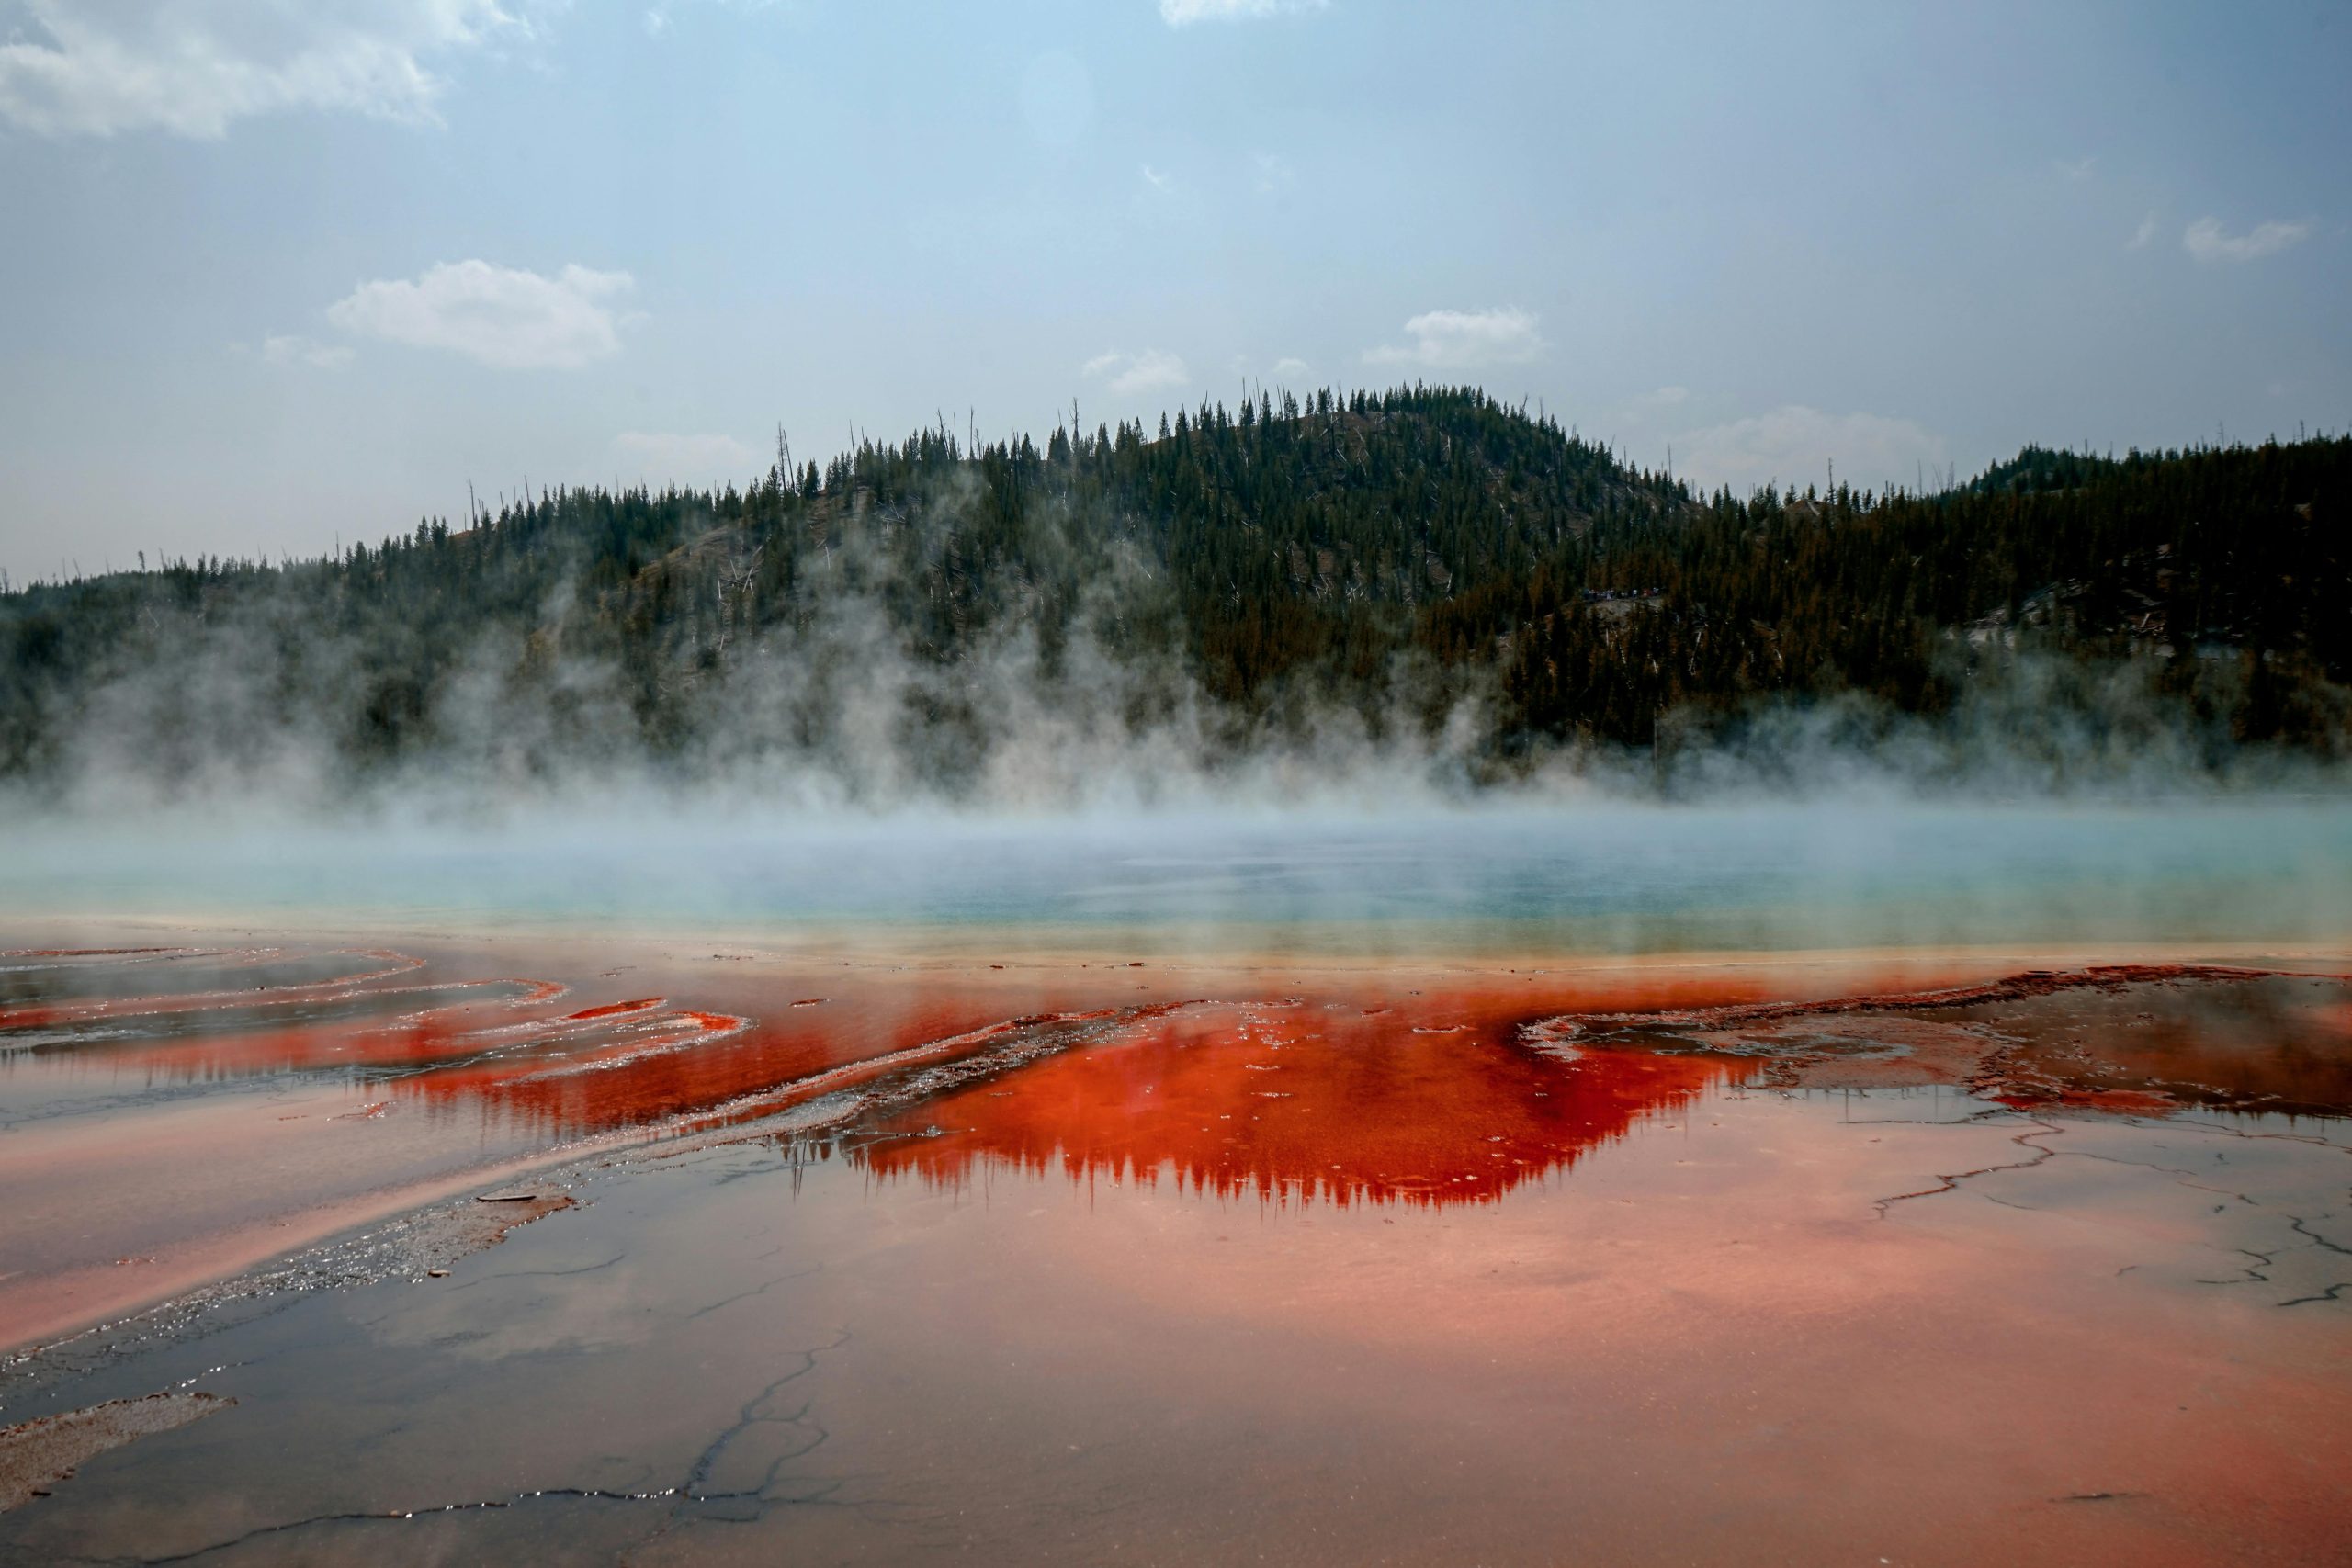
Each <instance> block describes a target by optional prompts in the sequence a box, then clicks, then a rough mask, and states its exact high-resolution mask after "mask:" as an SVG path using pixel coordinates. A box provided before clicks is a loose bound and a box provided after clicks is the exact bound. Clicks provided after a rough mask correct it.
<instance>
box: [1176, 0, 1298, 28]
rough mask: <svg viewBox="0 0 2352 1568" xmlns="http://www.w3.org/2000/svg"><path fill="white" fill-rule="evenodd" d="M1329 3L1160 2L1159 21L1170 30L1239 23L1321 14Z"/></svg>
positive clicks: (1289, 0)
mask: <svg viewBox="0 0 2352 1568" xmlns="http://www.w3.org/2000/svg"><path fill="white" fill-rule="evenodd" d="M1329 4H1330V0H1159V19H1160V20H1161V21H1163V22H1166V23H1167V24H1168V25H1169V26H1170V27H1171V28H1188V27H1191V26H1192V25H1193V23H1194V22H1239V21H1248V20H1250V19H1252V18H1255V17H1281V16H1295V15H1297V14H1300V13H1302V12H1306V11H1320V10H1322V9H1323V8H1324V7H1325V6H1328V5H1329Z"/></svg>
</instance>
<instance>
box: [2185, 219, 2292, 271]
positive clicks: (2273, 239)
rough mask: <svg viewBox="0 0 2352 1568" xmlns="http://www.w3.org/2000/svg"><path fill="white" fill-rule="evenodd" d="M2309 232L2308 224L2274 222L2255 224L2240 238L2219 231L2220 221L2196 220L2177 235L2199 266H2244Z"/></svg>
mask: <svg viewBox="0 0 2352 1568" xmlns="http://www.w3.org/2000/svg"><path fill="white" fill-rule="evenodd" d="M2311 231H2312V226H2311V225H2310V224H2309V223H2285V222H2278V221H2276V220H2274V221H2272V222H2268V223H2257V224H2256V225H2255V226H2254V227H2253V228H2252V229H2250V230H2248V231H2246V232H2245V233H2243V234H2233V233H2230V232H2228V231H2226V230H2224V229H2223V228H2222V220H2220V219H2218V218H2199V220H2197V221H2196V222H2194V223H2191V224H2190V225H2189V226H2188V229H2187V230H2186V231H2184V232H2183V233H2182V234H2181V236H2180V243H2181V246H2182V248H2184V249H2185V250H2187V251H2188V254H2190V255H2192V256H2195V257H2196V258H2197V259H2198V260H2199V261H2200V262H2206V263H2209V264H2210V263H2212V262H2222V261H2233V262H2246V261H2256V260H2259V259H2260V258H2261V257H2264V256H2268V255H2276V254H2278V253H2279V252H2280V251H2283V250H2285V249H2286V248H2287V247H2288V246H2289V245H2291V244H2294V243H2296V242H2298V241H2300V240H2302V239H2304V238H2306V237H2307V236H2308V235H2309V234H2310V233H2311Z"/></svg>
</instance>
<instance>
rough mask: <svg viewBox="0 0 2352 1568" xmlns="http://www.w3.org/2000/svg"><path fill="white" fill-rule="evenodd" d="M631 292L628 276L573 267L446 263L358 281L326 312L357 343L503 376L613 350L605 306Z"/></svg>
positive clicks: (613, 322)
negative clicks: (446, 353) (450, 359)
mask: <svg viewBox="0 0 2352 1568" xmlns="http://www.w3.org/2000/svg"><path fill="white" fill-rule="evenodd" d="M632 287H634V280H633V279H632V278H631V277H630V276H629V275H628V273H625V272H596V271H593V270H591V269H590V268H587V267H584V266H578V265H573V266H567V267H565V268H564V269H563V270H562V271H561V272H560V273H558V274H556V275H555V276H553V277H542V276H539V275H538V274H537V273H535V272H524V271H521V270H519V269H517V268H514V267H503V266H492V265H491V264H490V263H488V262H486V261H462V262H444V263H442V264H441V265H438V266H434V267H428V268H426V269H425V272H424V276H421V277H418V278H417V279H416V280H415V281H413V282H411V281H409V280H408V279H405V278H395V279H388V280H384V281H380V282H376V283H363V284H361V285H360V286H359V287H358V288H355V289H353V290H352V291H351V293H350V295H349V296H348V297H347V298H345V299H340V300H338V301H336V302H335V303H334V304H333V305H331V306H329V307H328V308H327V320H329V321H333V322H334V324H335V325H336V326H338V327H340V328H341V329H343V330H344V331H345V332H347V333H353V334H354V335H356V336H359V337H374V338H382V339H384V340H385V341H386V342H388V343H399V344H408V345H409V346H411V347H413V348H446V349H448V350H451V351H452V352H454V353H458V354H462V355H467V356H468V357H469V358H472V359H478V360H480V361H481V363H483V364H484V365H494V366H497V367H500V368H501V369H507V370H527V369H561V370H570V369H577V368H578V367H581V366H583V365H587V364H590V363H592V362H594V361H595V360H599V359H608V358H610V357H611V356H612V355H616V354H618V353H619V352H620V347H621V344H620V330H619V329H620V322H619V321H618V320H617V319H616V316H615V315H614V312H613V309H612V306H611V304H610V303H609V302H610V301H611V300H612V299H615V297H616V296H618V295H622V294H626V293H628V290H629V289H630V288H632Z"/></svg>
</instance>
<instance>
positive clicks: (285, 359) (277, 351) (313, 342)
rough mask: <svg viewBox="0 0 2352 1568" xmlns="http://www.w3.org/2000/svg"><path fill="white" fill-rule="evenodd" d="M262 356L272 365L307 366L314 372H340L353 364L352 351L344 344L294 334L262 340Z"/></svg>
mask: <svg viewBox="0 0 2352 1568" xmlns="http://www.w3.org/2000/svg"><path fill="white" fill-rule="evenodd" d="M261 356H262V359H263V360H264V361H265V362H266V363H267V364H270V365H288V366H292V365H307V366H309V367H311V369H313V370H340V369H342V368H343V367H345V366H346V365H348V364H350V363H351V350H350V349H349V348H348V347H347V346H345V344H339V343H321V342H319V341H318V340H317V339H316V338H307V337H300V336H297V335H293V334H288V335H285V336H278V337H266V338H264V339H262V340H261Z"/></svg>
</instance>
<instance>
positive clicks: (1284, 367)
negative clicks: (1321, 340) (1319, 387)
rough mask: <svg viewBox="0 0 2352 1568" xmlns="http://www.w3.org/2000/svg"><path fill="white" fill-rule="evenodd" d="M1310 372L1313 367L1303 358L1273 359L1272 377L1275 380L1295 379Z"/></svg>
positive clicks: (1311, 372)
mask: <svg viewBox="0 0 2352 1568" xmlns="http://www.w3.org/2000/svg"><path fill="white" fill-rule="evenodd" d="M1311 374H1313V369H1312V367H1310V366H1308V364H1307V363H1306V360H1304V359H1277V360H1275V361H1274V378H1275V379H1276V380H1279V381H1295V380H1298V379H1300V378H1304V377H1306V376H1308V375H1311Z"/></svg>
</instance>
